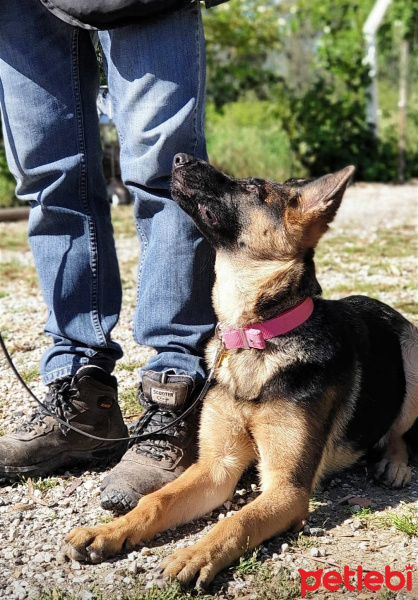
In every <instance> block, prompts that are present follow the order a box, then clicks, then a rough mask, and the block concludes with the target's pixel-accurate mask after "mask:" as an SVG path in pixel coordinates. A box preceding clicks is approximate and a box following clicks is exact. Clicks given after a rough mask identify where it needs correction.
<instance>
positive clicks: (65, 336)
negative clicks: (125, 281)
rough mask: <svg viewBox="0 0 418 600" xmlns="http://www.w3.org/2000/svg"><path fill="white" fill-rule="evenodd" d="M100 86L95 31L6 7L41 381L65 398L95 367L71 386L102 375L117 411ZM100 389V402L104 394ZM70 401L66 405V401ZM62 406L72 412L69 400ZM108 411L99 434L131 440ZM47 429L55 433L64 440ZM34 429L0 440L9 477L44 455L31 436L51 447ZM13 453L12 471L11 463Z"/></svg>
mask: <svg viewBox="0 0 418 600" xmlns="http://www.w3.org/2000/svg"><path fill="white" fill-rule="evenodd" d="M97 86H98V68H97V61H96V57H95V52H94V47H93V45H92V41H91V37H90V35H89V33H87V32H86V31H82V30H79V29H77V28H73V27H71V26H68V25H66V24H64V23H62V22H61V21H60V20H58V19H57V18H56V17H54V16H52V15H51V14H50V13H49V12H48V11H47V10H46V9H45V8H44V7H43V6H42V5H41V3H39V2H34V1H33V0H22V2H19V3H16V2H9V3H6V4H5V5H4V6H2V9H1V15H0V106H1V113H2V122H3V135H4V139H5V145H6V152H7V159H8V163H9V167H10V170H11V171H12V172H13V174H14V175H15V177H16V180H17V188H16V193H17V195H18V197H19V198H20V199H21V200H22V201H27V202H29V203H30V205H31V213H30V218H29V240H30V244H31V248H32V251H33V255H34V259H35V264H36V268H37V271H38V275H39V281H40V284H41V288H42V292H43V296H44V299H45V302H46V305H47V308H48V319H47V324H46V327H45V332H46V334H47V335H50V336H51V337H52V339H53V342H54V344H53V346H52V347H51V348H50V349H49V350H48V351H47V352H46V353H45V354H44V356H43V358H42V364H41V374H42V377H43V380H44V383H46V384H52V385H53V386H55V382H59V384H58V383H57V386H58V387H59V389H60V394H61V395H62V386H61V382H62V380H63V378H70V380H71V376H75V374H76V373H77V371H79V370H80V369H86V368H87V369H90V370H89V371H85V370H84V371H83V377H77V378H76V379H74V380H73V381H74V385H75V386H76V387H77V390H78V391H79V392H80V393H81V392H83V390H84V391H85V390H86V389H87V388H89V386H91V385H93V387H94V381H93V382H92V380H91V379H92V378H93V380H94V379H95V375H97V376H98V377H99V379H101V380H102V383H103V384H104V385H105V387H106V389H107V391H108V392H109V397H111V398H112V402H111V404H114V399H115V386H116V383H115V380H114V378H112V377H111V376H110V373H111V371H112V370H113V368H114V365H115V361H116V359H117V358H119V357H120V356H121V354H122V352H121V349H120V347H119V346H118V345H117V344H116V343H114V342H113V341H112V340H111V331H112V329H113V327H114V326H115V324H116V322H117V319H118V315H119V311H120V304H121V285H120V277H119V270H118V264H117V258H116V252H115V246H114V241H113V234H112V226H111V221H110V207H109V203H108V200H107V193H106V186H105V181H104V177H103V172H102V167H101V148H100V136H99V127H98V119H97V112H96V94H97ZM98 367H101V369H98ZM91 369H93V370H91ZM102 369H103V371H102ZM93 373H94V374H95V375H93ZM86 374H88V378H89V382H88V385H87V384H86ZM82 380H83V381H82ZM66 383H68V381H67V382H66ZM80 386H81V387H80ZM86 386H87V387H86ZM58 387H57V388H56V389H58ZM100 387H101V386H100V385H99V384H98V390H99V388H100ZM53 389H55V387H54V388H53ZM66 389H67V388H66ZM50 391H51V390H50ZM73 391H74V390H73ZM102 391H103V390H102ZM96 392H97V393H96ZM96 392H94V393H93V394H92V395H93V396H94V397H95V402H96V399H97V397H99V396H100V390H99V391H97V390H96ZM55 396H56V395H55V394H52V393H50V394H49V396H48V402H52V403H53V404H54V403H55V404H56V397H55ZM64 396H65V399H66V401H67V400H69V397H68V394H64ZM116 407H117V404H116ZM63 409H64V413H65V412H66V410H67V409H68V410H67V412H71V411H69V404H68V402H67V404H66V405H65V406H64V407H63ZM79 409H80V410H81V407H79ZM82 410H85V407H84V408H83V409H82ZM75 413H77V410H76V411H75ZM111 413H112V414H113V413H115V418H116V420H117V423H118V424H117V427H116V430H115V429H114V428H113V429H114V430H113V433H112V434H111V435H109V434H108V430H109V428H108V427H107V426H106V427H104V429H100V431H101V434H100V433H99V435H103V436H104V437H117V436H118V435H119V436H120V435H123V434H124V433H125V428H124V425H123V422H122V418H121V416H120V412H119V409H118V408H117V410H116V409H114V408H112V409H111ZM109 415H110V413H109ZM72 418H74V414H73V417H72ZM91 418H92V419H94V418H95V417H94V416H93V415H92V416H91ZM38 421H39V419H37V420H36V423H38ZM41 421H42V419H41ZM74 424H75V423H74ZM50 425H51V435H53V436H55V437H56V435H58V437H59V433H57V431H56V428H55V427H54V425H53V423H52V422H51V423H50ZM39 426H40V425H39ZM38 429H39V427H38V425H36V427H35V426H34V427H31V434H30V436H29V437H30V440H29V439H27V438H24V439H23V438H22V437H20V438H16V437H14V438H13V440H10V439H9V436H4V437H3V438H2V439H1V440H0V442H1V444H0V446H1V448H2V450H4V453H5V457H3V451H2V452H1V458H0V468H1V467H2V466H4V464H5V461H6V462H7V461H8V462H7V464H6V466H7V467H8V468H9V471H10V469H12V468H14V466H16V468H18V467H19V464H18V463H19V461H26V463H27V461H28V460H29V459H28V456H27V454H28V452H29V455H31V456H30V458H31V459H33V458H34V452H37V458H39V456H40V454H39V452H38V450H34V448H32V446H31V450H30V451H28V452H27V451H26V450H22V448H23V446H25V444H26V443H27V442H28V443H29V442H30V444H32V442H33V441H34V440H35V439H37V440H38V441H39V440H41V441H42V443H44V442H45V443H48V441H47V440H48V439H49V438H48V436H45V435H42V434H41V432H40V430H39V431H38ZM38 434H39V435H38ZM54 439H55V438H54ZM79 439H80V440H82V439H83V438H82V437H81V436H79ZM57 440H58V438H57V439H56V440H55V441H57ZM58 441H59V440H58ZM9 442H10V444H11V445H12V446H13V448H15V450H16V448H17V446H18V447H19V448H20V450H19V452H17V450H16V452H17V454H16V452H15V451H13V452H12V454H10V448H9V446H8V445H7V444H9ZM74 443H75V444H76V443H78V442H74ZM22 444H23V446H22ZM16 445H17V446H16ZM80 445H81V450H82V449H83V448H85V447H86V448H87V447H89V446H88V444H87V446H86V443H85V439H83V442H80ZM92 445H93V446H94V445H96V446H99V445H100V443H99V442H90V447H92ZM6 446H7V447H6ZM25 447H26V446H25ZM12 455H13V457H14V459H16V461H17V463H16V465H14V466H13V465H12V464H9V463H10V460H11V457H12ZM14 459H13V460H14ZM20 466H22V468H23V467H24V466H25V465H24V464H21V465H20ZM26 466H27V465H26ZM10 472H11V471H10ZM34 473H35V472H34Z"/></svg>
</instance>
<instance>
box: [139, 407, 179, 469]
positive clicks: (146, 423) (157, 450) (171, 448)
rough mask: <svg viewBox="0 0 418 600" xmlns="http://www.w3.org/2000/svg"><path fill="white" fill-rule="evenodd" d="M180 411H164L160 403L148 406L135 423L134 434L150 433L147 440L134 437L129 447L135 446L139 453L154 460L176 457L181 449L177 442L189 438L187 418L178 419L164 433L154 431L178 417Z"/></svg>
mask: <svg viewBox="0 0 418 600" xmlns="http://www.w3.org/2000/svg"><path fill="white" fill-rule="evenodd" d="M178 416H179V415H178V413H175V412H171V411H162V410H161V408H160V407H159V406H158V405H151V406H149V407H148V406H147V408H146V410H145V412H144V414H143V415H142V417H141V418H140V419H139V421H138V423H137V424H136V425H135V428H134V431H133V435H144V434H146V435H148V439H146V440H135V439H133V440H132V441H131V442H130V443H129V447H130V448H132V447H134V449H135V452H136V453H137V454H142V455H143V456H146V457H148V458H152V459H154V460H158V461H162V460H172V459H173V458H176V457H177V456H178V455H179V453H180V449H179V448H178V447H177V446H176V444H175V442H177V443H182V442H184V441H185V440H186V438H187V433H188V426H187V422H186V421H185V420H180V421H178V422H177V423H176V424H175V425H173V426H172V427H168V428H167V429H165V430H164V433H163V432H161V433H160V434H156V435H153V432H154V431H156V430H158V429H161V427H164V426H166V425H169V424H170V423H171V421H174V419H176V418H177V417H178Z"/></svg>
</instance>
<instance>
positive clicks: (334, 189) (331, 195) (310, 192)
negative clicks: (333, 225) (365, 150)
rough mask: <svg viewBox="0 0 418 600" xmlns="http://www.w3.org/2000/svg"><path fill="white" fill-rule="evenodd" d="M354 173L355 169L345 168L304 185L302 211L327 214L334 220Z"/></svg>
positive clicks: (301, 193)
mask: <svg viewBox="0 0 418 600" xmlns="http://www.w3.org/2000/svg"><path fill="white" fill-rule="evenodd" d="M354 171H355V167H352V166H350V167H345V168H344V169H341V171H337V173H330V174H329V175H324V176H323V177H320V178H319V179H315V180H314V181H310V182H309V183H307V184H306V185H304V186H303V187H302V189H301V191H300V206H301V209H302V211H303V212H310V211H314V212H315V213H318V212H319V213H322V214H324V213H326V214H327V215H329V216H330V217H331V218H330V220H331V219H333V218H334V216H335V213H336V212H337V210H338V207H339V206H340V204H341V200H342V197H343V195H344V192H345V189H346V187H347V185H348V182H349V181H350V179H351V177H352V175H353V173H354Z"/></svg>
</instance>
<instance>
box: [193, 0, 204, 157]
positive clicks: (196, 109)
mask: <svg viewBox="0 0 418 600" xmlns="http://www.w3.org/2000/svg"><path fill="white" fill-rule="evenodd" d="M193 10H194V11H195V13H196V17H197V19H196V64H197V66H198V68H197V90H196V94H197V95H196V102H195V107H194V116H193V132H194V143H193V154H194V155H196V154H197V145H198V138H199V136H198V135H197V116H198V112H199V104H200V92H201V86H202V73H201V64H200V59H201V44H200V41H201V40H200V35H201V33H200V31H201V28H200V21H199V10H200V9H199V6H198V3H196V5H195V6H194V7H193Z"/></svg>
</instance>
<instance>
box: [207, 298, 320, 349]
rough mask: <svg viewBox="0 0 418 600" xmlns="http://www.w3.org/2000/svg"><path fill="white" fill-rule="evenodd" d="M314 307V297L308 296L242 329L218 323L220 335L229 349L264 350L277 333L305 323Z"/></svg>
mask: <svg viewBox="0 0 418 600" xmlns="http://www.w3.org/2000/svg"><path fill="white" fill-rule="evenodd" d="M313 308H314V305H313V301H312V298H306V299H305V300H303V302H301V303H300V304H298V305H297V306H294V307H293V308H290V309H289V310H286V311H285V312H284V313H281V314H280V315H278V316H277V317H274V319H269V320H268V321H263V322H261V323H254V325H248V326H247V327H241V328H240V329H232V327H222V325H221V324H220V323H218V327H217V330H218V335H219V336H220V337H221V339H222V341H223V343H224V344H225V348H227V349H228V350H229V349H232V348H258V349H259V350H262V349H263V348H265V347H266V342H265V340H269V339H270V338H273V337H276V336H277V335H284V334H285V333H288V332H289V331H292V329H296V327H299V325H302V324H303V323H305V321H307V320H308V319H309V317H310V316H311V314H312V311H313Z"/></svg>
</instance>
